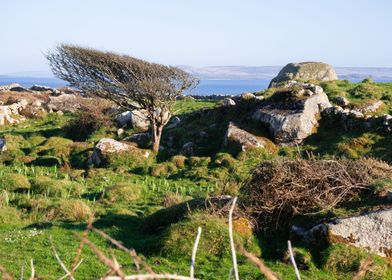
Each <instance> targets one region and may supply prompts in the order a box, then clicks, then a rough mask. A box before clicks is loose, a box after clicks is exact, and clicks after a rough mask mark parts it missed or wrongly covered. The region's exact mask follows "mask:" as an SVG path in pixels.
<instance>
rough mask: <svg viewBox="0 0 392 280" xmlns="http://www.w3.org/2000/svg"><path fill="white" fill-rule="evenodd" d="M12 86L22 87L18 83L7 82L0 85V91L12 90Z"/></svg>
mask: <svg viewBox="0 0 392 280" xmlns="http://www.w3.org/2000/svg"><path fill="white" fill-rule="evenodd" d="M14 88H23V87H22V86H21V85H20V84H16V83H15V84H9V85H3V86H0V92H5V91H12V89H14Z"/></svg>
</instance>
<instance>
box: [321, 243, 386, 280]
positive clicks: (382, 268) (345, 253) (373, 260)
mask: <svg viewBox="0 0 392 280" xmlns="http://www.w3.org/2000/svg"><path fill="white" fill-rule="evenodd" d="M322 255H323V268H324V269H325V270H327V271H331V272H333V273H345V274H348V275H350V276H353V275H354V274H355V273H356V272H357V271H358V270H359V268H360V266H361V263H362V262H363V261H365V260H368V261H369V262H370V268H369V269H368V270H367V271H366V273H365V275H364V277H363V278H361V279H391V278H390V277H391V276H392V271H390V269H388V264H387V262H386V261H385V260H384V259H383V258H381V257H379V256H376V255H372V254H368V253H366V252H365V251H364V250H362V249H359V248H356V247H352V246H349V245H346V244H337V245H332V246H330V247H329V248H328V249H327V250H325V251H324V252H323V253H322Z"/></svg>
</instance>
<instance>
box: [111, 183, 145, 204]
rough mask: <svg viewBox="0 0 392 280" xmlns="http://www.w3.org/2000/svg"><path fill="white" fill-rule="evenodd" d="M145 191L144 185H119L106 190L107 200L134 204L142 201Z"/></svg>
mask: <svg viewBox="0 0 392 280" xmlns="http://www.w3.org/2000/svg"><path fill="white" fill-rule="evenodd" d="M142 191H143V186H142V185H137V184H130V183H117V184H115V185H114V186H111V187H108V188H106V189H105V196H104V197H105V198H106V199H107V200H108V201H110V202H119V201H124V202H132V201H135V200H138V199H140V197H141V195H142Z"/></svg>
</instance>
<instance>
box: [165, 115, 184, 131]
mask: <svg viewBox="0 0 392 280" xmlns="http://www.w3.org/2000/svg"><path fill="white" fill-rule="evenodd" d="M180 123H181V119H180V118H179V117H177V116H175V117H173V118H172V119H171V120H170V123H169V125H168V126H167V128H169V129H170V128H175V127H177V126H178V125H179V124H180Z"/></svg>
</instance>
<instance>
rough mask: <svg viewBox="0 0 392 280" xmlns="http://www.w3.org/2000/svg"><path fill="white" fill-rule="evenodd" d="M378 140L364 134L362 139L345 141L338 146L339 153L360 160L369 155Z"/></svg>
mask: <svg viewBox="0 0 392 280" xmlns="http://www.w3.org/2000/svg"><path fill="white" fill-rule="evenodd" d="M375 143H376V139H375V138H374V135H372V134H366V133H365V134H363V135H362V136H360V137H356V138H351V139H347V140H344V141H342V142H340V143H338V144H337V147H336V148H337V149H336V150H337V153H338V154H339V155H344V156H346V157H348V158H351V159H358V158H360V157H363V156H365V155H369V154H370V152H371V148H372V145H374V144H375Z"/></svg>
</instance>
